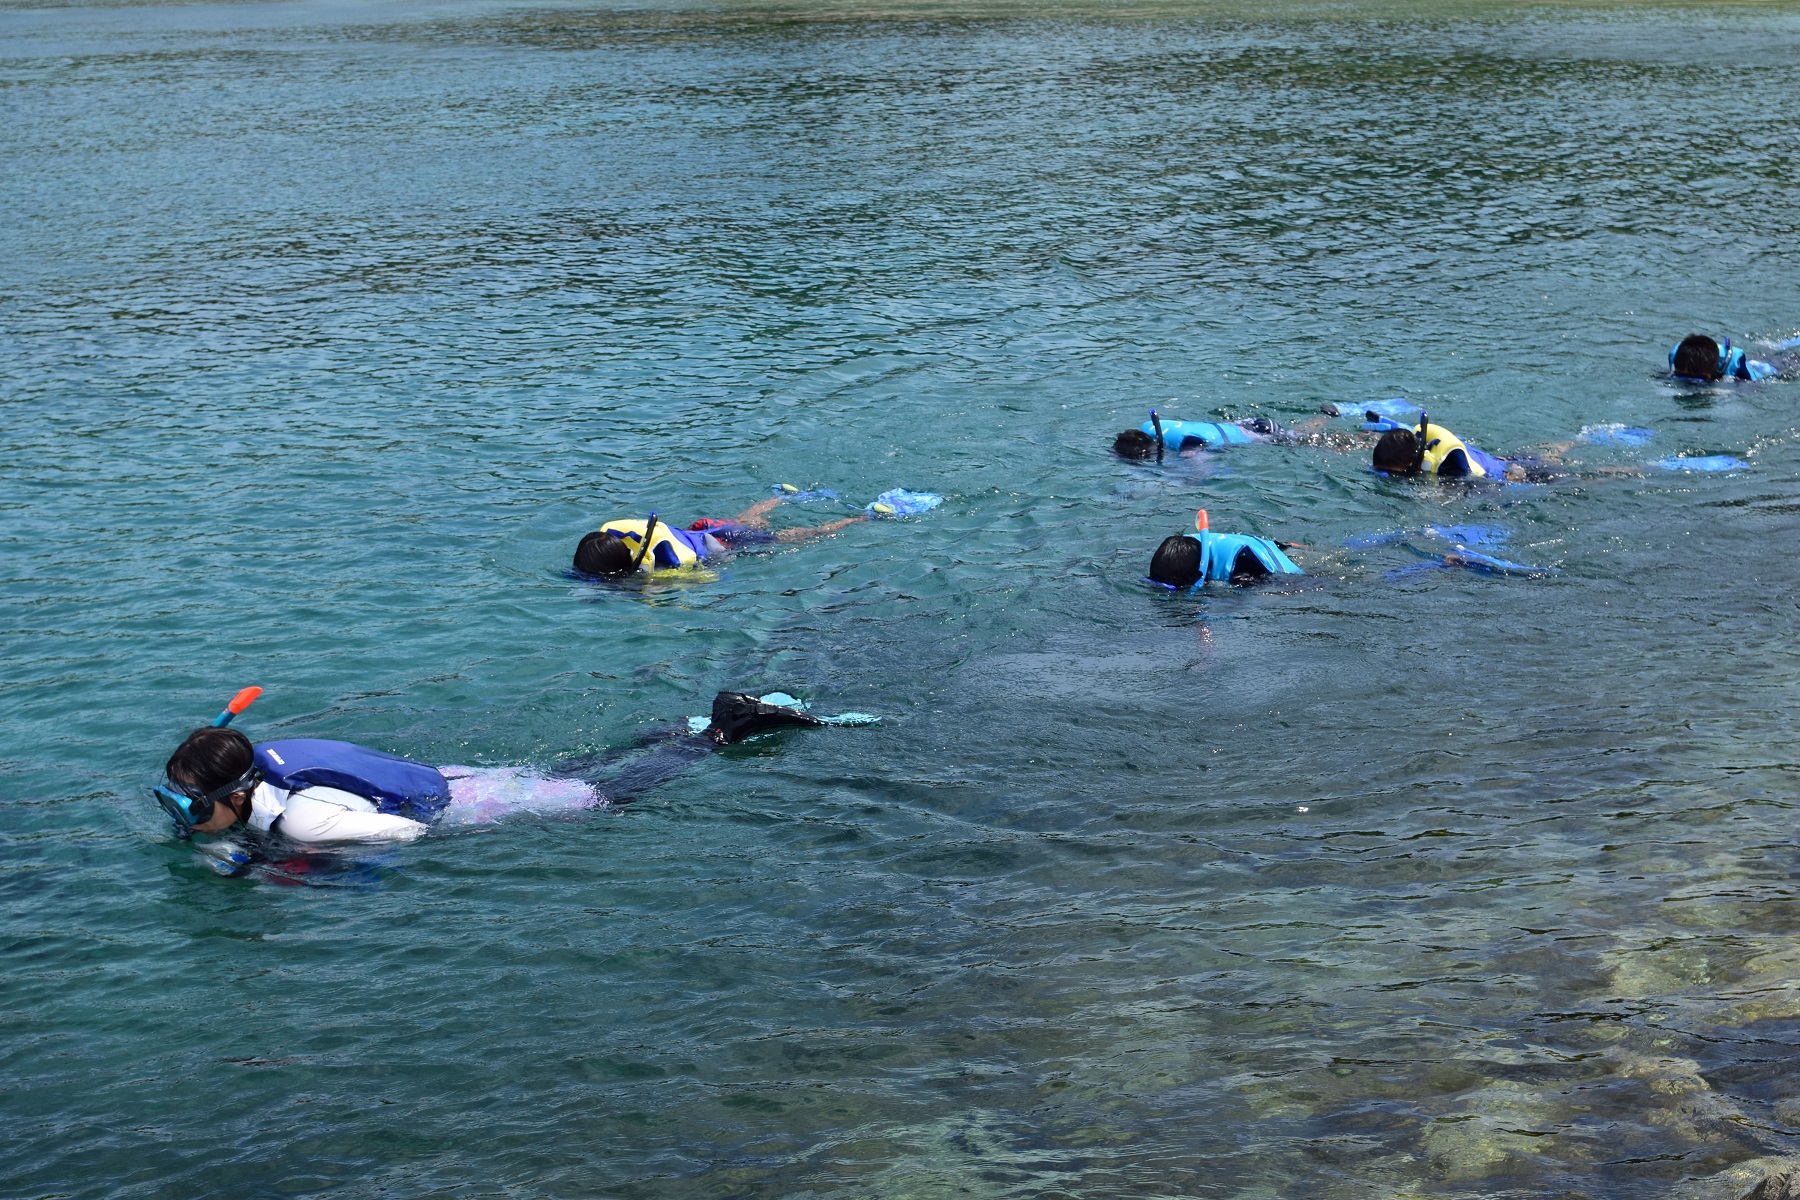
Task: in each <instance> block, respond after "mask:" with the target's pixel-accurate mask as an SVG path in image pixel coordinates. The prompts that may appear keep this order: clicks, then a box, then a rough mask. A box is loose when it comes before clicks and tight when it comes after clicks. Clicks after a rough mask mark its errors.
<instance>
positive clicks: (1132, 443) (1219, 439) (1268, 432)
mask: <svg viewBox="0 0 1800 1200" xmlns="http://www.w3.org/2000/svg"><path fill="white" fill-rule="evenodd" d="M1156 428H1157V425H1156V424H1154V423H1152V428H1151V429H1142V428H1140V429H1127V430H1125V431H1124V432H1123V433H1121V434H1119V435H1118V436H1117V437H1115V438H1114V439H1113V445H1112V450H1113V453H1114V454H1116V455H1118V456H1119V457H1120V458H1125V459H1130V460H1132V461H1134V462H1142V461H1144V460H1146V459H1151V458H1155V457H1156V440H1157V439H1156V436H1155V430H1156ZM1160 428H1161V429H1162V433H1163V438H1162V443H1163V446H1164V448H1165V449H1167V450H1168V451H1169V452H1171V453H1175V454H1191V453H1193V452H1195V451H1198V450H1205V449H1211V448H1214V447H1218V446H1241V445H1249V444H1252V443H1257V442H1275V443H1278V444H1282V445H1286V444H1289V443H1293V442H1296V441H1299V440H1301V435H1300V434H1298V433H1296V432H1295V431H1294V430H1291V429H1288V428H1287V427H1285V426H1283V425H1280V424H1277V423H1276V422H1274V421H1272V420H1270V419H1269V418H1268V417H1245V418H1243V419H1242V420H1238V421H1162V422H1160Z"/></svg>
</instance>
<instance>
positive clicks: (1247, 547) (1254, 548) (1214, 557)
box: [1149, 508, 1305, 591]
mask: <svg viewBox="0 0 1800 1200" xmlns="http://www.w3.org/2000/svg"><path fill="white" fill-rule="evenodd" d="M1211 524H1212V523H1211V521H1210V520H1209V519H1208V517H1207V515H1206V510H1205V509H1204V508H1203V509H1201V510H1200V511H1199V512H1197V513H1195V514H1194V529H1195V531H1196V532H1197V533H1198V534H1199V535H1200V536H1199V537H1197V538H1195V537H1189V536H1188V535H1187V534H1184V533H1178V534H1174V535H1173V536H1171V537H1166V538H1164V539H1163V541H1162V545H1160V546H1158V547H1157V548H1156V554H1155V556H1154V557H1152V558H1151V559H1150V574H1149V580H1150V582H1151V583H1159V584H1161V585H1162V586H1163V587H1166V588H1168V589H1169V590H1171V591H1186V590H1188V589H1190V588H1198V587H1203V586H1205V585H1206V584H1207V583H1209V582H1217V583H1230V584H1239V585H1241V584H1246V583H1255V582H1257V581H1258V580H1262V579H1267V578H1268V577H1270V576H1271V575H1304V574H1305V572H1304V571H1302V570H1301V569H1300V568H1299V567H1297V566H1295V565H1294V560H1293V559H1291V558H1289V557H1288V556H1287V554H1286V553H1285V551H1286V549H1287V547H1286V546H1284V545H1283V544H1282V543H1281V542H1277V541H1274V540H1272V539H1270V538H1265V537H1252V536H1250V535H1248V534H1242V533H1214V532H1213V531H1212V529H1211Z"/></svg>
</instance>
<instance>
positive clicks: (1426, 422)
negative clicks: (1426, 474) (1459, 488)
mask: <svg viewBox="0 0 1800 1200" xmlns="http://www.w3.org/2000/svg"><path fill="white" fill-rule="evenodd" d="M1430 424H1431V421H1430V418H1429V417H1428V416H1427V414H1426V412H1425V410H1424V409H1422V408H1421V409H1420V410H1419V432H1418V434H1417V435H1416V436H1415V440H1416V441H1417V442H1418V445H1416V446H1415V447H1414V448H1413V466H1412V472H1411V473H1412V474H1414V475H1417V474H1418V473H1419V472H1420V471H1423V470H1424V469H1425V430H1426V429H1427V428H1428V427H1429V426H1430Z"/></svg>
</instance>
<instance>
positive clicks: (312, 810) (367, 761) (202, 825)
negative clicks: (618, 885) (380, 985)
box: [159, 692, 842, 844]
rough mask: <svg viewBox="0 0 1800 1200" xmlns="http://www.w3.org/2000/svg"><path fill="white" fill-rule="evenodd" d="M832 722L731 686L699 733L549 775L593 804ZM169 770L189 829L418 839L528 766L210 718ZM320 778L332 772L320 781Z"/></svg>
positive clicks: (179, 820)
mask: <svg viewBox="0 0 1800 1200" xmlns="http://www.w3.org/2000/svg"><path fill="white" fill-rule="evenodd" d="M837 720H839V721H840V723H841V720H842V719H841V718H838V719H837ZM827 723H829V722H826V721H822V720H820V719H819V718H817V717H814V716H812V715H810V714H809V713H806V712H805V711H803V710H802V709H800V708H795V707H789V706H787V705H783V704H771V703H768V702H766V701H763V700H760V699H758V698H757V697H755V696H750V695H745V694H742V693H738V692H720V693H719V694H718V695H717V696H715V697H714V698H713V705H712V714H711V718H710V720H709V721H708V723H707V725H706V727H705V728H704V729H703V730H702V731H701V732H699V733H694V734H681V735H668V736H664V737H663V738H662V739H661V740H660V741H659V743H658V744H657V745H656V747H655V748H654V749H652V750H650V751H649V752H648V753H646V754H642V755H639V756H638V757H636V758H634V759H631V760H629V761H628V762H626V763H625V765H624V766H623V767H621V768H619V769H618V770H616V771H614V770H611V768H612V767H613V765H614V763H615V756H613V755H604V756H600V757H599V758H597V759H583V760H577V761H573V762H570V763H566V764H563V765H562V766H560V767H557V768H553V769H552V773H551V775H550V776H547V777H539V780H540V782H541V783H545V784H546V785H549V786H555V785H556V784H558V783H561V784H564V785H565V786H566V785H569V784H571V783H575V784H577V790H581V791H584V794H585V795H586V796H587V803H588V805H590V806H591V805H599V804H613V805H618V804H625V803H628V802H629V801H631V800H634V799H636V798H637V797H639V796H641V795H643V794H644V793H645V792H647V791H649V790H650V789H652V788H654V787H657V786H659V785H660V784H662V783H664V782H666V781H667V780H669V779H671V778H673V777H674V776H675V775H676V774H678V773H679V772H680V771H681V770H683V769H684V768H685V767H686V766H687V765H688V764H690V763H692V762H693V761H695V760H696V759H699V758H702V757H704V756H705V755H707V754H709V753H711V752H712V751H713V750H715V749H718V748H719V747H722V746H728V745H733V744H735V743H737V742H740V741H742V740H744V739H745V738H747V737H749V736H751V735H752V734H756V733H761V732H763V731H764V730H767V729H774V728H779V727H783V726H818V725H824V724H827ZM264 756H266V757H264ZM602 767H605V768H607V770H605V771H602V770H601V768H602ZM265 768H266V772H265ZM164 774H165V776H166V778H167V781H168V783H167V787H166V788H165V789H162V791H163V792H164V793H166V794H164V795H162V796H160V797H159V802H160V803H161V804H162V806H163V808H164V810H165V811H167V812H168V813H169V815H170V816H171V817H173V818H174V819H175V820H176V824H177V832H178V833H179V834H180V835H181V836H183V837H185V836H188V835H189V834H192V833H220V832H223V831H225V830H228V829H231V828H232V827H234V826H237V825H246V826H248V827H250V828H251V829H255V830H259V831H262V832H266V833H270V834H279V835H281V836H283V837H286V838H287V839H289V840H291V841H295V842H301V843H312V844H324V843H333V842H378V841H409V840H411V839H413V838H416V837H419V836H420V835H422V834H424V833H425V832H426V830H427V829H428V828H429V827H430V825H431V823H432V822H433V821H435V820H436V819H437V818H438V817H439V815H441V813H442V812H443V810H444V808H445V807H446V806H447V805H448V804H451V803H455V802H458V801H459V800H460V799H462V798H463V796H464V795H466V796H468V797H470V798H475V797H478V796H479V795H480V794H481V792H482V790H483V789H484V788H485V787H487V786H488V785H489V784H491V783H492V782H494V781H493V780H491V779H488V778H487V777H488V776H497V775H504V776H507V777H508V780H509V781H510V780H511V779H512V778H513V777H515V776H517V775H518V772H517V771H515V770H511V769H500V768H495V769H483V768H444V769H441V770H440V769H439V768H435V767H431V766H427V765H426V764H424V763H418V762H414V761H412V760H410V759H403V758H398V757H396V756H394V755H390V754H384V753H382V752H380V751H374V750H369V749H367V748H365V747H361V746H357V745H355V744H353V743H349V742H333V741H323V740H318V739H299V740H295V741H277V742H269V743H265V744H264V745H263V746H261V747H255V746H252V745H251V743H250V740H249V739H248V738H246V737H245V736H244V735H243V734H242V733H240V732H238V731H237V730H235V729H229V728H222V727H219V726H206V727H203V728H200V729H196V730H194V731H193V732H192V733H190V734H189V735H188V736H187V738H186V739H185V740H184V741H183V742H182V743H181V745H180V746H178V747H176V749H175V752H174V753H173V754H171V755H170V756H169V761H168V763H167V765H166V766H165V767H164ZM284 774H285V775H291V776H293V777H292V778H287V777H284ZM319 778H329V779H330V780H331V781H332V782H331V783H330V784H322V783H316V782H312V781H313V780H317V779H319ZM579 785H586V787H585V789H583V788H581V787H580V786H579ZM397 793H403V794H397ZM565 806H566V805H565Z"/></svg>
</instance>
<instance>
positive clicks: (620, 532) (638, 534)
mask: <svg viewBox="0 0 1800 1200" xmlns="http://www.w3.org/2000/svg"><path fill="white" fill-rule="evenodd" d="M780 503H782V497H779V496H776V497H772V498H770V499H768V500H764V501H762V502H760V503H758V504H753V505H751V506H750V507H749V508H747V509H745V510H744V511H743V512H741V513H739V514H738V515H737V516H735V517H732V518H731V519H729V520H714V519H702V520H698V521H695V522H694V523H693V524H692V525H690V526H689V527H688V528H686V529H672V528H670V527H668V526H667V525H664V524H662V523H660V522H658V523H656V526H655V528H651V527H650V526H649V523H647V522H638V521H610V522H608V523H607V524H606V525H605V526H602V527H601V528H599V529H596V530H594V531H593V532H592V533H589V534H586V535H585V536H583V537H582V539H581V541H580V542H579V543H578V544H577V545H576V547H575V561H574V564H573V566H574V570H575V573H576V574H578V575H586V576H588V577H589V578H593V579H616V578H618V577H620V576H623V575H629V574H631V573H632V572H634V571H636V570H638V569H640V568H641V567H645V566H648V567H650V568H652V569H655V568H657V567H678V566H684V565H687V564H690V563H698V562H705V561H707V560H708V559H714V558H718V557H720V556H722V555H724V554H725V553H727V552H728V551H730V550H736V549H741V548H743V547H746V546H759V545H773V544H776V543H788V542H803V541H807V540H808V539H811V538H819V537H827V536H829V535H831V534H834V533H837V532H838V531H839V530H842V529H847V528H849V527H850V526H851V525H855V524H857V523H858V522H861V521H866V520H868V519H869V518H868V516H867V515H866V514H862V513H858V514H857V515H855V516H850V517H841V518H839V519H838V520H835V521H827V522H825V523H824V524H823V525H813V526H808V527H806V528H802V529H770V528H768V514H769V513H770V512H771V511H772V510H773V509H774V508H775V507H776V506H777V505H779V504H780ZM646 537H648V539H649V543H650V548H649V550H647V551H646V550H645V549H644V543H645V538H646Z"/></svg>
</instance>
